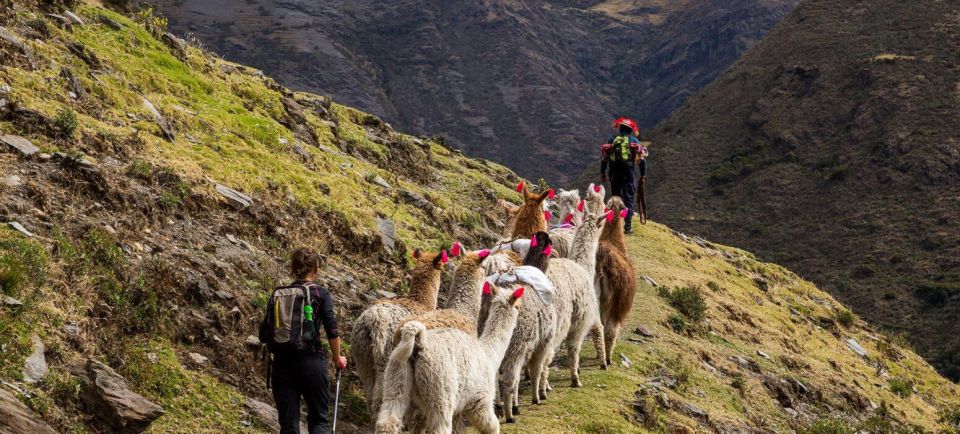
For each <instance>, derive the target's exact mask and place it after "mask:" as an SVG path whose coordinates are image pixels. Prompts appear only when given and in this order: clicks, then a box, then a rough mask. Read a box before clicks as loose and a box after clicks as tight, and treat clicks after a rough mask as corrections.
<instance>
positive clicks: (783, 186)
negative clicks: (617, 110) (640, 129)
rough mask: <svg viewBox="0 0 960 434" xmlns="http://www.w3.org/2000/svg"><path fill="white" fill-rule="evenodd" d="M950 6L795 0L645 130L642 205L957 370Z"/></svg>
mask: <svg viewBox="0 0 960 434" xmlns="http://www.w3.org/2000/svg"><path fill="white" fill-rule="evenodd" d="M958 16H960V7H958V6H957V4H956V3H952V2H924V3H923V6H922V7H921V6H919V5H918V4H914V3H911V4H908V3H903V2H896V1H884V0H871V1H855V2H850V1H839V0H837V1H834V0H811V1H807V2H804V3H803V4H801V5H800V6H799V7H798V8H797V9H796V10H795V11H794V12H793V13H792V14H791V15H789V16H788V17H787V18H785V19H784V21H783V22H782V23H781V24H780V25H778V26H777V27H776V28H775V29H774V30H773V31H771V32H770V34H769V35H768V36H767V38H766V39H765V40H764V41H763V42H762V43H760V44H759V45H758V46H757V47H756V48H755V49H753V50H752V51H750V52H749V53H748V54H747V55H745V56H744V58H743V59H742V60H741V61H739V62H737V64H736V65H734V66H733V67H732V68H731V69H730V70H729V71H728V72H727V73H725V74H724V75H722V76H721V77H720V78H718V79H717V81H716V82H715V83H713V84H711V85H710V86H708V87H707V88H706V89H705V90H704V91H703V92H702V93H701V94H699V95H697V96H696V97H693V98H691V99H690V100H689V101H688V104H687V105H686V106H685V107H684V108H683V109H681V110H679V111H678V112H677V113H676V114H675V115H674V116H673V117H671V118H670V119H669V120H667V121H665V122H664V123H663V124H661V125H660V126H659V127H658V128H657V130H656V131H655V134H654V135H655V137H654V140H655V141H656V142H657V144H656V149H657V150H656V153H655V155H656V162H657V164H658V166H657V167H658V168H657V170H656V171H655V172H656V173H655V175H654V176H653V177H652V179H651V187H652V194H651V196H652V198H651V203H652V204H653V206H652V209H653V217H654V218H656V219H659V220H661V221H665V222H667V223H668V224H670V225H673V226H674V227H678V228H682V229H683V230H688V231H692V232H696V233H702V234H704V235H705V236H709V237H712V238H714V239H717V240H720V241H723V242H727V243H733V244H735V245H740V246H745V247H746V248H749V249H752V250H755V251H756V252H758V253H759V254H761V255H763V257H765V258H769V259H770V260H774V261H776V262H778V263H782V264H785V265H788V266H790V267H793V268H795V269H796V270H798V271H799V272H801V273H803V275H805V276H806V277H808V278H811V279H813V280H814V281H816V282H818V283H819V284H821V285H823V287H824V288H825V289H827V290H828V291H830V292H831V293H832V294H834V295H835V296H836V297H838V299H840V300H841V301H843V302H845V303H847V304H849V305H850V306H852V307H853V308H854V310H855V311H856V312H857V313H859V314H861V315H863V316H864V317H865V318H867V319H868V320H869V321H871V322H874V323H876V324H878V325H880V326H882V327H884V328H886V329H888V330H891V331H896V332H902V333H906V334H907V335H908V337H909V339H910V341H911V342H913V343H914V344H915V345H916V346H917V348H918V349H919V350H920V352H921V354H924V355H925V356H927V357H928V358H929V359H930V360H931V361H933V363H934V364H935V365H936V366H937V367H938V368H940V369H941V372H943V373H945V374H947V375H948V376H950V377H952V378H954V379H960V323H958V322H957V321H956V318H957V315H958V313H960V274H958V272H957V270H958V267H960V231H958V230H957V227H958V224H960V221H958V217H957V216H958V215H960V195H958V194H957V191H958V189H960V145H958V143H960V128H958V125H960V122H958V121H960V88H958V82H960V73H958V71H957V68H956V65H957V64H958V61H960V58H958V54H957V53H958V52H960V51H958V47H960V23H958V21H957V17H958Z"/></svg>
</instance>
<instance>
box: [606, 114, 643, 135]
mask: <svg viewBox="0 0 960 434" xmlns="http://www.w3.org/2000/svg"><path fill="white" fill-rule="evenodd" d="M620 125H623V126H626V127H629V128H630V129H631V130H633V134H638V133H639V131H640V128H638V127H637V121H635V120H633V119H630V118H624V117H620V118H617V120H615V121H613V127H614V128H620Z"/></svg>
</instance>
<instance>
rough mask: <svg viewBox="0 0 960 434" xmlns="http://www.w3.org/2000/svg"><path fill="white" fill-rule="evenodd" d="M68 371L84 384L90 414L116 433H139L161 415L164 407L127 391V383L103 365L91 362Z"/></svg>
mask: <svg viewBox="0 0 960 434" xmlns="http://www.w3.org/2000/svg"><path fill="white" fill-rule="evenodd" d="M71 371H72V372H73V374H74V375H76V376H77V377H79V378H80V381H81V383H82V384H83V400H84V402H85V404H86V405H87V406H88V410H89V411H90V414H92V415H95V416H96V417H97V418H98V419H99V420H100V422H101V423H103V424H104V425H106V426H109V427H110V428H111V429H112V430H113V431H115V432H126V433H138V432H142V431H144V430H146V429H147V427H149V426H150V424H151V423H152V422H153V421H154V420H156V419H157V418H158V417H160V416H161V415H163V413H164V410H163V407H160V406H159V405H157V404H154V403H152V402H150V401H148V400H147V398H144V397H143V396H141V395H140V394H138V393H136V392H134V391H132V390H130V386H128V385H127V381H126V380H124V379H123V377H121V376H120V374H117V373H116V371H114V370H113V369H111V368H110V367H109V366H107V365H104V364H103V363H100V362H98V361H96V360H93V359H90V360H87V361H86V362H85V363H82V364H79V365H74V366H73V367H72V368H71Z"/></svg>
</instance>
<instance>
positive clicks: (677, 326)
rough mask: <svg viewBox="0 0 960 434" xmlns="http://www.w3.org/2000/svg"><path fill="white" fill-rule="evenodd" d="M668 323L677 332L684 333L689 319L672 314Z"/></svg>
mask: <svg viewBox="0 0 960 434" xmlns="http://www.w3.org/2000/svg"><path fill="white" fill-rule="evenodd" d="M667 325H668V326H670V328H671V329H673V331H675V332H677V333H683V332H684V330H686V329H687V321H685V320H684V319H683V317H682V316H680V315H677V314H672V315H670V317H669V318H667Z"/></svg>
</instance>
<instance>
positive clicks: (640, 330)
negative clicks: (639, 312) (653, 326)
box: [633, 325, 656, 338]
mask: <svg viewBox="0 0 960 434" xmlns="http://www.w3.org/2000/svg"><path fill="white" fill-rule="evenodd" d="M633 332H634V333H636V334H638V335H640V336H643V337H645V338H653V337H656V335H654V334H653V332H651V331H650V329H648V328H646V327H644V326H642V325H638V326H637V328H635V329H633Z"/></svg>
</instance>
